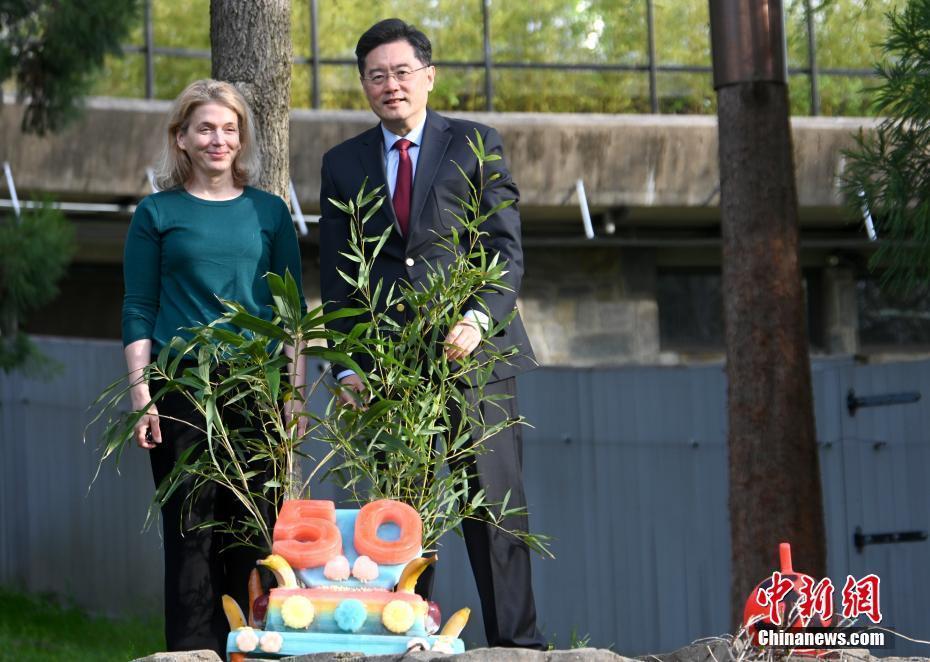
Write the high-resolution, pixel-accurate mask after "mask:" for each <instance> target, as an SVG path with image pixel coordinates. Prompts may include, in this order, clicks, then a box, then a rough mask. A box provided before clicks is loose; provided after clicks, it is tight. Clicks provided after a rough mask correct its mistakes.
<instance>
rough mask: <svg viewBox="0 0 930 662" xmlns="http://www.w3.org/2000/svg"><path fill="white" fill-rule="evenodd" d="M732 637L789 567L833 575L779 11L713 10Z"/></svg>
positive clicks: (754, 1)
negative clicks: (774, 576)
mask: <svg viewBox="0 0 930 662" xmlns="http://www.w3.org/2000/svg"><path fill="white" fill-rule="evenodd" d="M710 17H711V45H712V50H713V61H714V87H715V89H716V90H717V117H718V123H717V126H718V138H719V150H720V231H721V238H722V242H721V243H722V249H723V251H722V275H723V308H724V329H725V335H726V352H727V364H726V372H727V449H728V460H727V461H728V467H729V514H730V540H731V545H730V548H731V565H730V567H731V586H730V605H731V610H732V611H731V617H732V619H733V625H734V626H736V625H738V624H739V621H740V618H741V615H742V607H743V605H744V604H745V601H746V599H747V597H748V596H749V594H750V593H751V591H752V589H753V587H755V585H756V584H757V583H758V582H760V581H762V580H763V579H765V578H766V577H767V576H771V573H772V570H774V569H776V568H777V567H778V566H777V562H776V561H777V551H778V548H779V547H778V545H779V543H780V542H790V543H791V546H792V549H793V550H794V551H795V558H796V560H797V565H798V567H799V568H800V569H802V570H803V571H804V572H805V573H807V574H810V575H812V576H814V577H817V578H820V577H823V576H824V572H825V571H826V568H825V565H826V550H825V544H824V523H823V497H822V494H821V487H820V469H819V459H818V455H817V444H816V435H815V428H814V413H813V394H812V390H811V376H810V356H809V353H808V339H807V323H806V310H805V297H804V289H803V284H802V279H801V267H800V228H799V223H798V200H797V189H796V186H795V181H794V163H793V161H794V159H793V150H792V147H791V126H790V122H789V102H788V85H787V79H788V76H787V67H786V60H787V58H786V55H785V51H786V47H785V29H784V15H783V12H782V3H781V2H780V0H710Z"/></svg>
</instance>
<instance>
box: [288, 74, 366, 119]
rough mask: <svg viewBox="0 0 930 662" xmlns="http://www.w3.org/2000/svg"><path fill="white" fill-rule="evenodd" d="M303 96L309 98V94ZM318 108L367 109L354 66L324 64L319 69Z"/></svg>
mask: <svg viewBox="0 0 930 662" xmlns="http://www.w3.org/2000/svg"><path fill="white" fill-rule="evenodd" d="M302 68H306V67H302ZM304 94H306V95H307V97H309V93H307V92H304ZM320 106H321V107H323V108H344V109H349V110H351V109H355V110H359V109H367V108H368V107H369V106H368V102H367V101H366V100H365V93H364V92H363V91H362V85H361V83H360V82H359V80H358V69H357V68H356V66H355V65H338V64H326V65H323V66H321V67H320Z"/></svg>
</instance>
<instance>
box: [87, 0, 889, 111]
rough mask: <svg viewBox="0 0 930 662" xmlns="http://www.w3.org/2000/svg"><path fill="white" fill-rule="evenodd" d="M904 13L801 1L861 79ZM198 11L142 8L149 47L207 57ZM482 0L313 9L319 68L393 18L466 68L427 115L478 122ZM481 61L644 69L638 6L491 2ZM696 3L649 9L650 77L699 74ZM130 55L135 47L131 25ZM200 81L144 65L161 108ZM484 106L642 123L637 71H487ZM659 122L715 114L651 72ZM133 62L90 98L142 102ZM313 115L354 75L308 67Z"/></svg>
mask: <svg viewBox="0 0 930 662" xmlns="http://www.w3.org/2000/svg"><path fill="white" fill-rule="evenodd" d="M904 4H906V3H905V2H904V0H819V1H818V0H811V5H812V8H813V13H814V23H815V32H816V43H817V59H818V65H819V67H820V68H821V69H824V68H844V69H867V70H871V69H872V68H873V66H874V63H875V62H876V60H877V59H878V56H879V55H880V49H879V46H878V44H879V43H880V42H881V41H882V40H883V38H884V35H885V33H886V30H887V27H886V21H885V14H886V13H887V12H888V11H890V10H892V9H894V8H895V7H898V6H902V5H904ZM209 5H210V3H209V0H153V16H154V25H155V43H156V45H157V46H160V47H174V48H188V49H199V50H208V49H209V46H210V40H209V22H210V21H209V15H210V14H209V9H210V7H209ZM481 6H482V0H406V1H403V2H401V1H400V0H366V1H361V0H326V1H325V2H320V3H319V34H320V56H321V58H322V59H324V60H332V59H347V60H351V59H353V58H354V55H353V49H354V47H355V42H356V40H357V39H358V36H359V35H360V34H361V33H362V32H363V31H364V30H365V29H366V28H367V27H368V26H370V25H371V24H372V23H374V22H375V21H377V20H380V19H382V18H386V17H389V16H399V17H401V18H405V19H406V20H408V21H411V22H413V23H414V24H416V25H418V27H420V28H422V29H423V30H424V31H425V32H426V33H427V34H428V35H429V36H430V38H431V39H432V42H433V49H434V53H433V54H434V59H435V60H437V61H440V62H442V61H446V62H449V61H465V62H472V63H475V65H476V66H473V67H468V68H462V67H452V66H440V67H439V73H438V76H437V84H436V89H435V90H434V92H433V95H432V97H431V102H432V104H433V106H434V107H435V108H437V109H439V110H483V109H484V106H485V98H484V94H485V92H484V71H483V68H482V66H481V64H480V63H481V61H482V60H483V37H482V14H481ZM785 8H786V23H787V35H788V60H789V66H790V67H791V68H792V69H803V68H806V67H807V62H808V39H807V21H806V14H805V11H806V10H805V2H804V0H785ZM490 18H491V42H492V55H493V58H494V60H495V61H496V62H529V63H579V64H594V65H603V64H624V65H639V66H644V65H646V64H647V62H648V55H649V53H648V40H647V19H646V2H645V0H624V1H618V0H535V1H534V2H532V3H516V2H506V3H505V2H499V1H495V2H492V3H491V9H490ZM709 20H710V19H709V14H708V2H707V0H655V25H656V55H657V60H658V62H659V64H660V65H679V66H702V67H709V66H710V64H711V53H710V26H709ZM137 23H138V24H137V25H136V27H135V29H134V31H133V32H132V35H131V37H130V40H129V42H130V43H132V44H135V45H141V44H142V42H143V39H142V26H141V21H137ZM292 25H293V28H292V31H291V38H292V40H293V44H294V54H295V56H297V57H309V56H310V54H311V51H310V9H309V0H295V1H294V2H293V4H292ZM209 72H210V63H209V60H207V59H200V60H190V59H183V58H178V57H168V56H157V58H156V62H155V77H156V79H155V94H156V96H157V97H158V98H163V99H170V98H173V97H174V96H175V95H176V94H177V93H178V92H179V91H180V90H181V89H182V88H183V86H184V85H185V84H186V83H187V82H189V81H190V80H192V79H194V78H197V77H201V76H206V75H208V74H209ZM310 76H311V72H310V66H309V65H306V64H299V65H295V67H294V71H293V80H292V89H291V102H292V105H293V106H294V107H296V108H307V107H310V105H311V96H310V94H311V93H310V89H311V80H310ZM869 84H870V83H869V82H868V80H865V81H864V80H863V79H861V78H856V77H849V76H841V75H823V74H821V77H820V88H821V89H820V94H821V112H822V114H825V115H867V114H870V113H871V111H870V108H869V105H868V100H867V98H866V96H865V95H863V94H862V92H863V88H864V87H865V86H867V85H869ZM493 85H494V106H495V109H496V110H501V111H539V112H606V113H629V112H649V81H648V74H647V73H646V72H645V71H634V72H616V71H614V72H604V71H596V72H595V71H571V72H566V71H555V70H527V69H522V68H521V69H515V68H503V67H501V68H496V69H495V71H494V74H493ZM790 85H791V99H792V112H793V113H795V114H802V115H803V114H808V113H809V112H810V79H809V76H807V75H806V74H802V73H799V74H797V75H793V76H792V77H791V83H790ZM657 87H658V95H659V105H660V110H661V112H663V113H708V114H710V113H714V112H716V98H715V94H714V90H713V85H712V78H711V75H710V73H709V72H708V73H692V72H660V73H659V74H658V79H657ZM144 89H145V73H144V59H143V56H142V55H141V54H138V53H132V54H128V55H126V56H125V58H124V59H122V60H121V59H118V58H115V57H110V58H108V60H107V63H106V71H105V73H104V75H103V76H101V77H100V78H99V79H98V82H97V85H96V88H95V93H97V94H102V95H112V96H128V97H140V96H142V95H143V94H144ZM320 90H321V97H322V99H321V102H322V107H323V108H366V107H367V106H366V105H365V100H364V97H363V95H362V94H361V92H360V90H359V87H358V74H357V71H356V70H355V67H354V66H353V65H337V64H327V65H323V66H322V67H321V81H320Z"/></svg>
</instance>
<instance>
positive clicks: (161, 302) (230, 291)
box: [122, 80, 305, 659]
mask: <svg viewBox="0 0 930 662" xmlns="http://www.w3.org/2000/svg"><path fill="white" fill-rule="evenodd" d="M166 143H167V144H166V146H165V152H164V155H163V157H162V162H161V164H160V167H159V170H158V174H157V178H156V183H157V185H158V187H159V188H160V189H161V191H160V192H158V193H154V194H152V195H150V196H148V197H147V198H145V199H144V200H142V202H141V203H139V206H138V207H137V208H136V212H135V214H134V215H133V217H132V223H131V224H130V227H129V234H128V235H127V237H126V248H125V256H124V261H123V264H124V279H125V287H126V291H125V298H124V301H123V322H122V325H123V345H124V347H125V355H126V363H127V365H128V367H129V377H130V383H131V384H132V387H131V396H132V406H133V408H134V409H136V410H140V409H143V408H145V407H146V405H148V403H149V402H150V401H151V390H150V388H149V384H147V383H146V382H145V380H144V379H143V377H142V375H143V368H144V367H145V366H146V365H147V364H148V363H150V362H151V361H152V360H153V357H154V356H155V355H157V354H158V352H159V351H160V350H161V349H162V348H163V347H164V346H165V345H167V344H168V343H169V342H170V341H171V339H172V338H173V337H174V336H176V335H179V334H181V333H182V329H184V328H186V327H190V326H194V325H197V324H204V323H208V322H211V321H213V320H215V319H217V318H218V317H219V316H220V315H221V314H222V313H223V312H225V311H224V310H223V307H222V305H221V304H220V302H219V298H223V299H229V300H234V301H238V302H240V303H241V304H243V305H244V306H245V307H246V308H247V309H248V310H249V312H251V313H252V314H253V315H259V316H261V317H264V318H265V319H270V318H271V308H270V306H271V303H272V300H271V294H270V292H269V290H268V286H267V284H266V282H265V280H264V278H263V276H264V275H265V274H266V273H268V272H274V273H277V274H280V275H283V274H284V272H285V270H289V271H290V273H291V274H292V275H293V276H294V277H295V278H296V280H297V282H298V285H299V284H300V274H301V268H300V251H299V248H298V245H297V235H296V233H295V231H294V225H293V222H292V220H291V215H290V212H289V211H288V209H287V206H286V205H285V204H284V202H283V201H282V200H281V199H280V198H278V197H277V196H274V195H271V194H269V193H265V192H264V191H260V190H258V189H255V188H252V187H251V186H249V183H250V182H251V181H254V180H255V179H256V178H257V175H258V167H259V164H258V152H257V146H256V145H255V132H254V127H253V119H252V115H251V112H250V111H249V108H248V105H247V104H246V101H245V99H244V98H243V97H242V95H241V94H240V93H239V92H238V91H237V90H236V88H235V87H233V86H232V85H230V84H228V83H222V82H217V81H213V80H200V81H196V82H194V83H192V84H191V85H189V86H188V87H187V89H185V90H184V91H183V92H182V93H181V95H180V96H179V97H178V98H177V99H176V100H175V103H174V107H173V109H172V112H171V115H170V120H169V124H168V131H167V135H166ZM290 355H291V357H292V358H293V351H291V352H290ZM304 379H305V375H304V365H303V361H298V366H297V380H298V384H297V386H302V385H303V384H304ZM159 414H161V415H162V418H159ZM174 419H180V420H174ZM183 421H188V422H189V423H193V424H197V423H198V416H197V414H196V413H195V412H194V411H193V410H192V407H191V406H190V405H189V403H188V402H187V401H186V399H185V398H184V397H183V396H181V395H178V394H168V396H166V397H165V398H163V399H161V400H160V401H159V403H158V408H156V407H155V406H150V407H149V408H148V411H147V413H146V415H145V416H143V417H142V418H141V419H140V420H139V423H138V424H137V425H136V428H135V431H134V433H135V439H136V442H137V443H138V445H139V446H140V447H141V448H144V449H146V450H148V451H149V453H150V459H151V463H152V474H153V477H154V479H155V484H156V485H158V484H159V483H161V481H162V480H163V479H164V478H165V477H166V476H167V475H168V474H169V473H170V472H171V469H172V468H173V466H174V464H175V461H176V459H177V458H178V456H179V455H180V454H181V453H182V452H183V451H184V450H185V449H186V448H188V447H189V446H190V445H192V444H196V443H198V442H200V441H201V440H202V436H201V435H199V433H198V432H197V430H196V429H194V428H193V427H192V426H191V425H189V424H185V423H184V422H183ZM226 423H227V425H229V424H233V425H235V424H236V422H230V421H226ZM200 425H201V426H202V421H201V422H200ZM182 492H184V490H178V491H177V492H175V494H174V495H173V496H172V498H171V499H170V500H169V502H168V503H166V504H165V506H164V507H163V508H162V527H163V530H164V534H163V540H164V549H165V635H166V639H167V645H168V650H196V649H213V650H215V651H216V652H217V653H218V654H219V655H220V657H221V658H224V659H225V649H226V643H225V642H226V634H227V632H228V629H229V628H228V625H227V621H226V617H225V615H224V613H223V610H222V604H221V596H222V594H224V593H227V594H229V595H231V596H233V597H234V598H236V599H237V602H239V604H240V605H243V606H245V608H246V611H247V610H248V599H247V581H248V574H249V572H250V570H251V569H252V568H254V567H255V561H256V560H257V558H258V557H259V554H258V552H257V550H252V549H248V548H243V547H234V548H230V547H229V545H230V543H231V542H232V540H231V539H229V538H227V537H226V536H224V535H223V534H222V533H220V532H218V530H217V529H215V528H213V527H207V528H204V527H199V528H198V525H199V524H201V523H203V522H209V521H229V520H230V518H235V517H238V516H240V515H239V514H238V510H237V508H236V504H234V503H233V502H232V501H233V500H232V498H231V497H230V496H229V495H228V494H227V492H226V491H225V490H220V489H216V488H215V487H214V486H212V485H207V486H205V487H202V488H199V489H198V491H197V494H196V497H195V498H194V499H193V500H188V502H187V503H185V500H186V499H187V494H184V493H182ZM270 515H271V517H273V513H271V514H270Z"/></svg>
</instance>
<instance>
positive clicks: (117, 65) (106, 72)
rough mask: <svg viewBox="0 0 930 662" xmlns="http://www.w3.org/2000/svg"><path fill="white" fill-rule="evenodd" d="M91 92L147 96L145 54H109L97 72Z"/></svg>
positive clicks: (107, 94) (121, 95)
mask: <svg viewBox="0 0 930 662" xmlns="http://www.w3.org/2000/svg"><path fill="white" fill-rule="evenodd" d="M91 94H93V95H96V96H106V97H130V98H133V99H141V98H144V97H145V56H144V55H142V54H140V53H127V54H125V55H123V56H122V57H114V56H112V55H108V56H107V57H106V58H105V59H104V61H103V69H102V70H101V71H100V73H99V74H97V76H96V78H95V80H94V85H93V87H92V88H91Z"/></svg>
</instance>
